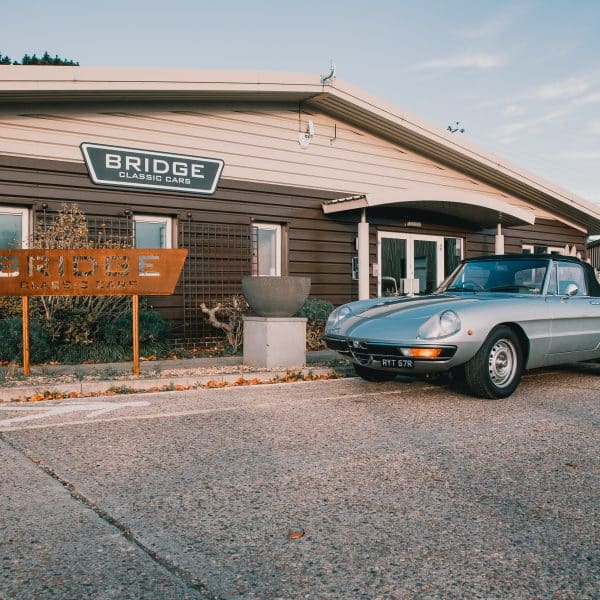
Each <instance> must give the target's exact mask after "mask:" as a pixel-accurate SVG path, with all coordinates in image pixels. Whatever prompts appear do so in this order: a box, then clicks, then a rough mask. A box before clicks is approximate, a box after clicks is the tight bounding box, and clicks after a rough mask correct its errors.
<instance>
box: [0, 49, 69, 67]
mask: <svg viewBox="0 0 600 600" xmlns="http://www.w3.org/2000/svg"><path fill="white" fill-rule="evenodd" d="M0 65H44V66H46V65H52V66H54V65H58V66H65V67H78V66H79V63H78V62H76V61H74V60H70V59H66V58H60V56H58V54H55V55H54V57H52V56H50V54H48V51H46V52H44V54H43V56H42V57H41V58H38V56H36V54H33V55H32V56H29V54H25V55H24V56H23V58H22V59H21V62H19V61H18V60H14V61H13V60H12V59H11V58H10V57H9V56H2V53H0Z"/></svg>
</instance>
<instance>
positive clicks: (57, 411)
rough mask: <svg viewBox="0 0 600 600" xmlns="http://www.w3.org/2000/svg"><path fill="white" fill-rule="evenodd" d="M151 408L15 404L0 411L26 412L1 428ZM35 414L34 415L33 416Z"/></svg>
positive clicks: (120, 404) (116, 404)
mask: <svg viewBox="0 0 600 600" xmlns="http://www.w3.org/2000/svg"><path fill="white" fill-rule="evenodd" d="M142 406H150V402H146V401H143V400H140V401H136V402H89V401H84V402H61V403H60V404H58V405H56V406H47V405H45V406H40V405H35V404H34V405H26V406H15V405H14V404H11V405H8V406H0V410H7V411H11V412H15V411H16V412H26V413H30V414H26V415H24V416H22V417H11V418H10V419H4V420H2V421H0V427H10V426H11V425H13V424H15V423H22V422H24V421H34V420H37V419H45V418H49V417H57V416H59V415H66V414H69V413H74V412H82V411H91V412H89V414H87V415H86V417H87V418H88V419H89V418H93V417H98V416H100V415H104V414H106V413H108V412H111V411H113V410H119V409H121V408H134V407H142ZM32 413H33V414H32Z"/></svg>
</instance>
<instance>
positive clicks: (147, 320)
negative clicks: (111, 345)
mask: <svg viewBox="0 0 600 600" xmlns="http://www.w3.org/2000/svg"><path fill="white" fill-rule="evenodd" d="M139 315H140V319H139V324H140V347H141V346H142V344H150V343H156V342H162V341H164V337H165V335H166V332H167V325H166V323H165V321H164V320H163V318H162V317H161V316H160V314H159V313H157V312H156V311H154V310H140V312H139ZM115 330H116V331H115ZM106 334H108V339H107V337H104V339H105V340H106V341H107V342H110V341H111V340H112V339H114V337H115V336H116V339H117V342H118V343H119V344H121V345H122V346H128V347H129V346H131V345H132V344H133V325H132V316H131V313H126V314H124V315H122V316H120V317H119V318H118V319H117V320H116V321H115V322H114V326H112V327H111V326H109V327H108V330H107V331H106V332H105V336H106Z"/></svg>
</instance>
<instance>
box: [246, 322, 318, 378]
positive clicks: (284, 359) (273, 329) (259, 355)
mask: <svg viewBox="0 0 600 600" xmlns="http://www.w3.org/2000/svg"><path fill="white" fill-rule="evenodd" d="M244 364H246V365H249V366H252V367H263V368H268V369H271V368H277V367H303V366H305V365H306V319H305V318H303V317H244Z"/></svg>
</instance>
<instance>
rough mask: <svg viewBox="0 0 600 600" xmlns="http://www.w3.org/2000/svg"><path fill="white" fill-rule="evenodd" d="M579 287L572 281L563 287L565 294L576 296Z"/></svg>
mask: <svg viewBox="0 0 600 600" xmlns="http://www.w3.org/2000/svg"><path fill="white" fill-rule="evenodd" d="M578 291H579V288H578V287H577V286H576V285H575V284H574V283H569V284H568V285H567V287H565V293H564V295H565V296H576V295H577V292H578Z"/></svg>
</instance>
